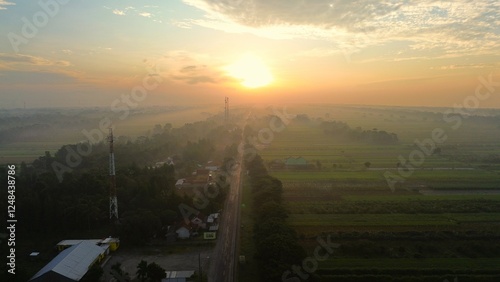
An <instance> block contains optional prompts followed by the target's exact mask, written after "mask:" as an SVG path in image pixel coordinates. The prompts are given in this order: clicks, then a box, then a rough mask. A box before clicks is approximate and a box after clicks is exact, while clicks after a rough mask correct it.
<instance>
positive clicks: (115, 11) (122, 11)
mask: <svg viewBox="0 0 500 282" xmlns="http://www.w3.org/2000/svg"><path fill="white" fill-rule="evenodd" d="M113 14H115V15H118V16H125V15H126V13H125V11H124V10H118V9H114V10H113Z"/></svg>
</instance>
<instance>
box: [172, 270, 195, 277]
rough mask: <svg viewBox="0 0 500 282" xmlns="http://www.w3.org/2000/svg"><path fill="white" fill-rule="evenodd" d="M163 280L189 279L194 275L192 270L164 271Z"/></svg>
mask: <svg viewBox="0 0 500 282" xmlns="http://www.w3.org/2000/svg"><path fill="white" fill-rule="evenodd" d="M165 274H166V275H167V277H165V278H190V277H191V276H193V275H194V270H182V271H165Z"/></svg>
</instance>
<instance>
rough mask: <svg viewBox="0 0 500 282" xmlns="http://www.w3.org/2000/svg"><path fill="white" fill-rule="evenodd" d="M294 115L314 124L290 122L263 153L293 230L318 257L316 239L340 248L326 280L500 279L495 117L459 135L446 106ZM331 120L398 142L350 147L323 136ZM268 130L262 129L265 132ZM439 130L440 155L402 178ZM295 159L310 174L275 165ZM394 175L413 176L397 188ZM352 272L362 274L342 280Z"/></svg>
mask: <svg viewBox="0 0 500 282" xmlns="http://www.w3.org/2000/svg"><path fill="white" fill-rule="evenodd" d="M432 111H434V113H431V112H432ZM442 111H443V110H441V112H442ZM288 113H293V114H307V115H308V117H309V121H304V120H302V121H292V122H290V123H289V124H287V126H286V129H285V130H283V131H281V132H277V133H275V134H274V136H273V140H272V142H271V143H270V144H269V145H266V146H264V149H262V150H260V151H259V154H260V155H261V156H262V158H263V159H264V163H266V164H268V170H269V171H270V174H271V175H273V176H274V177H276V178H278V179H280V180H281V181H282V183H283V199H284V202H285V206H286V207H287V209H288V211H289V213H290V214H289V217H288V219H287V220H288V224H290V225H291V226H293V227H294V228H295V230H296V231H297V233H298V234H299V236H300V238H301V244H302V245H303V247H304V248H305V249H306V251H307V252H308V253H309V254H312V252H313V250H314V249H315V247H316V246H317V243H316V241H315V238H317V237H318V236H326V235H327V234H332V235H333V236H335V238H336V240H338V243H340V244H341V251H339V252H338V253H335V254H333V255H332V257H330V258H329V259H328V260H326V261H324V262H320V263H319V268H318V269H317V271H316V274H317V276H319V277H320V278H323V279H324V280H320V281H344V280H343V279H346V280H345V281H351V280H349V279H354V280H352V281H371V280H370V279H371V278H366V279H365V280H359V279H361V278H362V277H364V276H363V275H375V276H377V275H384V273H385V274H387V275H392V276H393V277H396V276H398V275H399V274H397V273H406V274H408V273H420V272H422V271H424V272H425V271H427V272H425V273H420V275H421V276H420V278H421V279H423V280H415V281H434V280H435V279H437V278H439V277H442V275H445V274H453V273H461V275H462V274H463V275H468V276H467V277H472V278H470V279H473V280H467V281H475V280H474V277H475V278H477V279H478V280H477V281H494V280H495V277H497V276H495V275H499V273H500V267H499V265H500V261H499V260H500V255H499V254H500V245H499V244H498V243H496V242H498V241H499V239H500V231H499V230H500V229H498V226H500V161H499V160H500V158H499V157H498V156H499V155H500V144H499V143H498V136H499V134H500V131H499V128H498V125H497V124H496V123H495V122H493V120H492V121H490V122H478V121H473V120H469V121H467V120H466V121H465V122H464V124H463V125H462V126H461V127H460V128H459V129H457V130H454V129H452V128H451V127H450V125H449V124H447V123H446V122H444V121H443V120H442V115H440V114H439V110H437V109H434V110H433V109H422V110H411V109H407V108H389V107H378V108H377V107H348V106H346V107H341V106H338V107H328V106H324V107H321V106H312V105H311V106H307V105H306V106H303V107H294V108H290V109H288ZM322 120H336V121H344V122H346V123H347V124H348V125H349V126H350V127H351V128H356V127H361V128H363V130H366V129H368V130H370V129H372V128H376V129H377V130H384V131H387V132H394V133H396V134H397V135H398V137H399V143H398V144H393V145H373V144H362V143H359V142H358V143H356V142H341V141H339V140H336V138H335V136H332V135H327V134H325V133H324V132H323V131H322V129H321V128H320V127H319V124H320V123H321V121H322ZM262 125H264V126H265V123H259V124H254V126H255V127H257V128H256V129H257V130H258V128H259V126H262ZM435 128H440V129H442V130H443V131H444V133H445V134H446V136H447V140H446V141H445V142H443V143H441V144H439V145H437V146H439V148H440V149H441V152H440V153H438V154H433V155H426V154H424V158H423V159H421V163H419V164H417V165H414V166H415V167H416V169H415V170H414V171H413V173H407V171H404V170H403V169H402V168H400V169H399V171H398V168H397V167H398V163H400V164H404V163H405V162H406V163H407V164H408V163H411V162H409V161H408V160H409V157H410V156H412V154H416V153H415V151H419V150H420V152H421V149H419V147H417V146H415V144H414V142H415V140H424V139H426V138H430V137H431V132H432V131H433V130H434V129H435ZM288 157H302V158H304V159H305V160H307V162H308V163H309V164H310V167H309V168H308V169H303V168H302V169H297V168H292V167H284V168H276V167H272V166H271V162H272V161H276V160H285V159H286V158H288ZM367 162H368V163H369V164H368V165H366V163H367ZM385 173H391V174H393V175H399V176H401V175H404V174H405V173H407V174H406V175H404V176H403V177H402V178H403V181H402V182H400V183H399V184H398V186H397V187H396V190H394V191H391V189H390V187H389V185H388V184H387V180H386V178H385V177H384V174H385ZM433 193H434V194H433ZM435 193H440V194H439V195H437V194H435ZM409 234H411V235H409ZM432 234H433V235H432ZM436 234H437V235H436ZM412 238H420V239H412ZM422 238H425V239H422ZM442 238H446V240H444V241H443V239H442ZM464 238H468V239H464ZM493 242H495V243H493ZM401 248H402V250H404V251H403V252H400V253H398V252H397V251H394V250H398V249H401ZM352 250H356V251H352ZM374 257H376V258H374ZM395 258H397V259H395ZM377 269H380V270H381V271H378V270H377ZM447 271H448V272H447ZM407 272H408V273H407ZM352 273H358V274H359V275H361V276H359V277H358V278H355V277H348V278H346V277H347V276H343V275H353V274H352ZM406 274H405V275H406ZM476 275H477V276H476ZM484 275H485V276H484ZM488 275H489V276H488ZM492 275H493V276H492ZM354 276H355V275H354ZM360 277H361V278H360ZM366 277H368V276H366ZM377 277H378V276H377ZM381 277H382V276H380V277H378V278H377V279H379V280H377V281H384V279H383V278H381ZM460 277H462V278H463V277H465V276H460ZM485 277H486V278H485ZM355 279H358V280H355ZM447 279H450V278H447ZM481 279H485V280H481ZM488 279H490V280H488ZM491 279H493V280H491ZM442 280H443V279H442V278H441V281H442ZM464 280H466V279H464ZM405 281H406V280H405ZM450 281H451V280H450Z"/></svg>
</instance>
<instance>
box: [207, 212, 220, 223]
mask: <svg viewBox="0 0 500 282" xmlns="http://www.w3.org/2000/svg"><path fill="white" fill-rule="evenodd" d="M218 219H219V213H212V214H210V215H209V216H208V217H207V223H214V222H217V221H218Z"/></svg>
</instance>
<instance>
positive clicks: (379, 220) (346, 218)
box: [289, 213, 500, 227]
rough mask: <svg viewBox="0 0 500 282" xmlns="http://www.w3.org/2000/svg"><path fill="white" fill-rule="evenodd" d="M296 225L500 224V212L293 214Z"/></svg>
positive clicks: (291, 219)
mask: <svg viewBox="0 0 500 282" xmlns="http://www.w3.org/2000/svg"><path fill="white" fill-rule="evenodd" d="M289 222H290V224H291V225H294V226H334V227H337V226H339V227H341V226H395V225H396V226H417V227H418V226H428V225H430V226H446V225H459V224H462V223H472V222H474V223H491V224H500V213H475V214H473V213H466V214H456V213H453V214H446V213H443V214H293V215H291V216H290V218H289Z"/></svg>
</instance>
